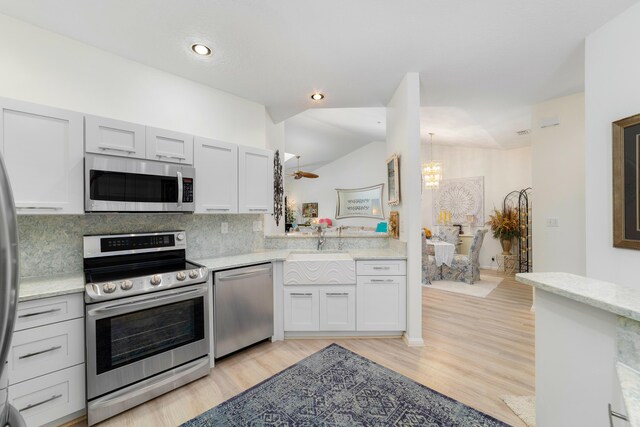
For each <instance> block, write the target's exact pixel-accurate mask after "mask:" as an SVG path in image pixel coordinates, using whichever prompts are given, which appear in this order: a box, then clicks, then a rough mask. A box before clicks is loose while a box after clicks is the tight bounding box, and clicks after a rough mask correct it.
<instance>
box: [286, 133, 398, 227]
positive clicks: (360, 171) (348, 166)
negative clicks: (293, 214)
mask: <svg viewBox="0 0 640 427" xmlns="http://www.w3.org/2000/svg"><path fill="white" fill-rule="evenodd" d="M386 154H387V145H386V143H385V142H372V143H370V144H368V145H365V146H364V147H362V148H359V149H357V150H355V151H353V152H351V153H349V154H347V155H346V156H344V157H341V158H339V159H338V160H335V161H333V162H331V163H329V164H327V165H325V166H322V167H320V168H318V169H316V170H315V171H314V173H316V174H318V175H320V177H319V178H316V179H306V178H303V179H298V180H295V179H293V178H292V177H287V178H286V180H285V181H286V188H287V196H288V200H289V202H291V201H295V203H296V208H297V209H298V210H300V209H301V208H302V204H303V203H313V202H317V203H318V218H330V219H331V220H332V221H333V223H334V225H361V226H366V227H375V226H376V224H377V223H379V222H381V221H385V219H373V218H343V219H339V220H336V219H335V216H336V188H360V187H368V186H371V185H377V184H381V183H384V184H385V186H384V191H383V198H384V199H383V205H382V209H383V211H384V215H385V218H387V217H388V215H389V206H387V194H386V189H387V188H386V187H387V184H386V179H387V178H386V165H385V159H386ZM298 220H299V221H300V220H301V217H300V216H299V217H298Z"/></svg>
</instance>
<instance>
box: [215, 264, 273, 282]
mask: <svg viewBox="0 0 640 427" xmlns="http://www.w3.org/2000/svg"><path fill="white" fill-rule="evenodd" d="M271 272H272V269H271V266H268V267H261V268H256V269H251V270H243V271H241V272H238V271H228V272H222V273H216V275H215V278H216V282H225V281H227V280H238V279H245V278H247V277H254V276H262V275H265V274H267V273H268V274H269V275H271Z"/></svg>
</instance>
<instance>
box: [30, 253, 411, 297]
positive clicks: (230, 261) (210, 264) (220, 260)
mask: <svg viewBox="0 0 640 427" xmlns="http://www.w3.org/2000/svg"><path fill="white" fill-rule="evenodd" d="M293 252H304V253H309V252H316V251H310V250H296V249H271V250H269V249H265V250H263V251H257V252H250V253H246V254H239V255H231V256H223V257H211V258H201V259H194V260H192V261H194V262H196V263H198V264H202V265H204V266H205V267H207V268H208V269H210V270H214V271H215V270H223V269H227V268H235V267H242V266H245V265H252V264H259V263H263V262H271V261H284V260H285V259H286V258H287V257H288V256H289V254H290V253H293ZM326 252H331V251H326ZM344 252H346V253H349V254H350V255H351V257H352V258H353V259H354V260H376V259H406V258H407V256H406V255H404V254H401V253H399V252H397V251H394V250H393V249H389V248H382V249H352V250H348V251H344ZM84 285H85V279H84V273H82V272H79V273H71V274H63V275H58V276H51V277H25V278H21V279H20V286H19V290H18V300H19V301H20V302H23V301H29V300H34V299H41V298H48V297H54V296H58V295H66V294H72V293H79V292H84Z"/></svg>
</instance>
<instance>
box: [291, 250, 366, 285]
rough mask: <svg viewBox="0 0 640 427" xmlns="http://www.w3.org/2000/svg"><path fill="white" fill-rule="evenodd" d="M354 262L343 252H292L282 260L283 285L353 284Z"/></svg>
mask: <svg viewBox="0 0 640 427" xmlns="http://www.w3.org/2000/svg"><path fill="white" fill-rule="evenodd" d="M355 283H356V262H355V261H354V260H353V258H352V257H351V255H349V254H348V253H345V252H319V251H316V252H294V253H292V254H290V255H289V256H288V257H287V259H286V260H285V262H284V284H285V285H353V284H355Z"/></svg>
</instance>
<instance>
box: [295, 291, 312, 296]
mask: <svg viewBox="0 0 640 427" xmlns="http://www.w3.org/2000/svg"><path fill="white" fill-rule="evenodd" d="M290 295H291V296H293V297H310V296H311V295H313V294H312V293H311V292H309V293H303V292H292V293H291V294H290Z"/></svg>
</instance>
